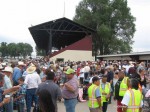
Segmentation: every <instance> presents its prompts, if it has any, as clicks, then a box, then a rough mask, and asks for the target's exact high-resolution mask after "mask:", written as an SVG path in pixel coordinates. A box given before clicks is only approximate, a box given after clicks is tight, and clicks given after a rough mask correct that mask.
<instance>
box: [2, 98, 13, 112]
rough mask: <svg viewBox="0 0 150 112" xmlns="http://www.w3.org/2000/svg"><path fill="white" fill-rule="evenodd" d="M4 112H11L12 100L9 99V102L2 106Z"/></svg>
mask: <svg viewBox="0 0 150 112" xmlns="http://www.w3.org/2000/svg"><path fill="white" fill-rule="evenodd" d="M4 108H5V112H13V98H11V99H10V102H9V103H7V104H5V105H4Z"/></svg>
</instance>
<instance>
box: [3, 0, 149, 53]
mask: <svg viewBox="0 0 150 112" xmlns="http://www.w3.org/2000/svg"><path fill="white" fill-rule="evenodd" d="M80 1H81V0H65V17H67V18H69V19H72V18H73V16H74V15H75V8H76V6H77V5H78V3H79V2H80ZM128 6H129V7H130V8H131V13H132V14H133V16H134V17H136V22H135V23H136V33H135V35H134V41H135V42H134V45H133V51H134V52H139V51H150V15H149V14H148V12H149V11H150V0H128ZM63 12H64V0H0V42H4V41H5V42H8V43H10V42H27V43H30V44H32V46H35V43H34V41H33V38H32V36H31V35H30V32H29V31H28V27H30V26H31V25H37V24H40V23H43V22H47V21H51V20H54V19H58V18H61V17H63Z"/></svg>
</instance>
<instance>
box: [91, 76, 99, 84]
mask: <svg viewBox="0 0 150 112" xmlns="http://www.w3.org/2000/svg"><path fill="white" fill-rule="evenodd" d="M94 77H95V76H94ZM97 77H98V78H100V77H99V76H97ZM92 79H93V77H91V78H90V81H89V83H90V84H92V83H93V82H92Z"/></svg>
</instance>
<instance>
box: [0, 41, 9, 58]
mask: <svg viewBox="0 0 150 112" xmlns="http://www.w3.org/2000/svg"><path fill="white" fill-rule="evenodd" d="M0 52H1V56H2V57H5V56H8V48H7V43H6V42H2V43H1V44H0Z"/></svg>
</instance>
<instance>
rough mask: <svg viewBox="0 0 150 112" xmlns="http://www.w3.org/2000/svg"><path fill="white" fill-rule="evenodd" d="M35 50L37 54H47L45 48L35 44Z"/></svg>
mask: <svg viewBox="0 0 150 112" xmlns="http://www.w3.org/2000/svg"><path fill="white" fill-rule="evenodd" d="M35 50H36V54H37V56H45V51H44V50H43V49H39V48H38V47H37V46H35Z"/></svg>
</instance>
